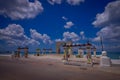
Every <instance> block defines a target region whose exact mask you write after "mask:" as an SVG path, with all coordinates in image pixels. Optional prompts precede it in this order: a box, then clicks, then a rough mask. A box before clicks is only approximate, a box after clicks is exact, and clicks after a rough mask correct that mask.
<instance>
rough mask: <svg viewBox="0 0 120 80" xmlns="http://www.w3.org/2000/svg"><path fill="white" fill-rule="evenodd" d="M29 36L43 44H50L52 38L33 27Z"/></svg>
mask: <svg viewBox="0 0 120 80" xmlns="http://www.w3.org/2000/svg"><path fill="white" fill-rule="evenodd" d="M30 33H31V37H32V38H33V39H35V40H37V41H39V40H41V41H42V42H43V43H45V44H51V43H52V40H51V38H50V37H49V36H48V35H47V34H40V33H39V32H37V31H36V30H35V29H30Z"/></svg>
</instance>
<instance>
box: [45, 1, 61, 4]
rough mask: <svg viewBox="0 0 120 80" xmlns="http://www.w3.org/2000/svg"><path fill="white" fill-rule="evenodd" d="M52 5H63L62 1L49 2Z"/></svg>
mask: <svg viewBox="0 0 120 80" xmlns="http://www.w3.org/2000/svg"><path fill="white" fill-rule="evenodd" d="M47 1H48V2H49V3H50V4H51V5H54V4H61V3H62V0H47Z"/></svg>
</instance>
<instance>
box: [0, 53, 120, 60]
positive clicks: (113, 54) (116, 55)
mask: <svg viewBox="0 0 120 80" xmlns="http://www.w3.org/2000/svg"><path fill="white" fill-rule="evenodd" d="M51 53H52V54H56V52H51ZM0 54H11V52H9V53H7V52H0ZM21 54H22V55H23V54H24V52H21ZM29 54H36V52H29ZM40 54H43V53H40ZM46 54H50V53H49V52H46ZM60 54H63V52H61V53H60ZM73 54H74V55H76V54H78V53H77V52H74V53H73ZM84 54H86V53H84ZM91 54H92V55H93V53H91ZM96 54H97V55H101V52H97V53H96ZM107 56H108V57H110V58H111V59H120V52H107Z"/></svg>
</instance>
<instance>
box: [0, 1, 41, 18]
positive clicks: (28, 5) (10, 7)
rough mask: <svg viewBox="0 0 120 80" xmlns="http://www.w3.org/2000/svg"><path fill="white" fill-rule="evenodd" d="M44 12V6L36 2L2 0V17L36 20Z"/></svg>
mask: <svg viewBox="0 0 120 80" xmlns="http://www.w3.org/2000/svg"><path fill="white" fill-rule="evenodd" d="M42 11H43V7H42V4H41V3H40V2H39V1H38V0H35V1H34V2H30V1H29V0H12V1H11V0H0V15H4V16H5V17H9V18H11V19H14V20H16V19H26V18H27V19H28V18H34V17H36V16H37V15H38V14H39V13H41V12H42Z"/></svg>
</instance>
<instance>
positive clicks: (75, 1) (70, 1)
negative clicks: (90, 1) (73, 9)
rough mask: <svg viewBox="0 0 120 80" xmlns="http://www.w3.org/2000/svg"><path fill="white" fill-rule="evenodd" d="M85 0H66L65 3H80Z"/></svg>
mask: <svg viewBox="0 0 120 80" xmlns="http://www.w3.org/2000/svg"><path fill="white" fill-rule="evenodd" d="M84 1H85V0H67V3H68V4H70V5H73V6H75V5H80V3H82V2H84Z"/></svg>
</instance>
